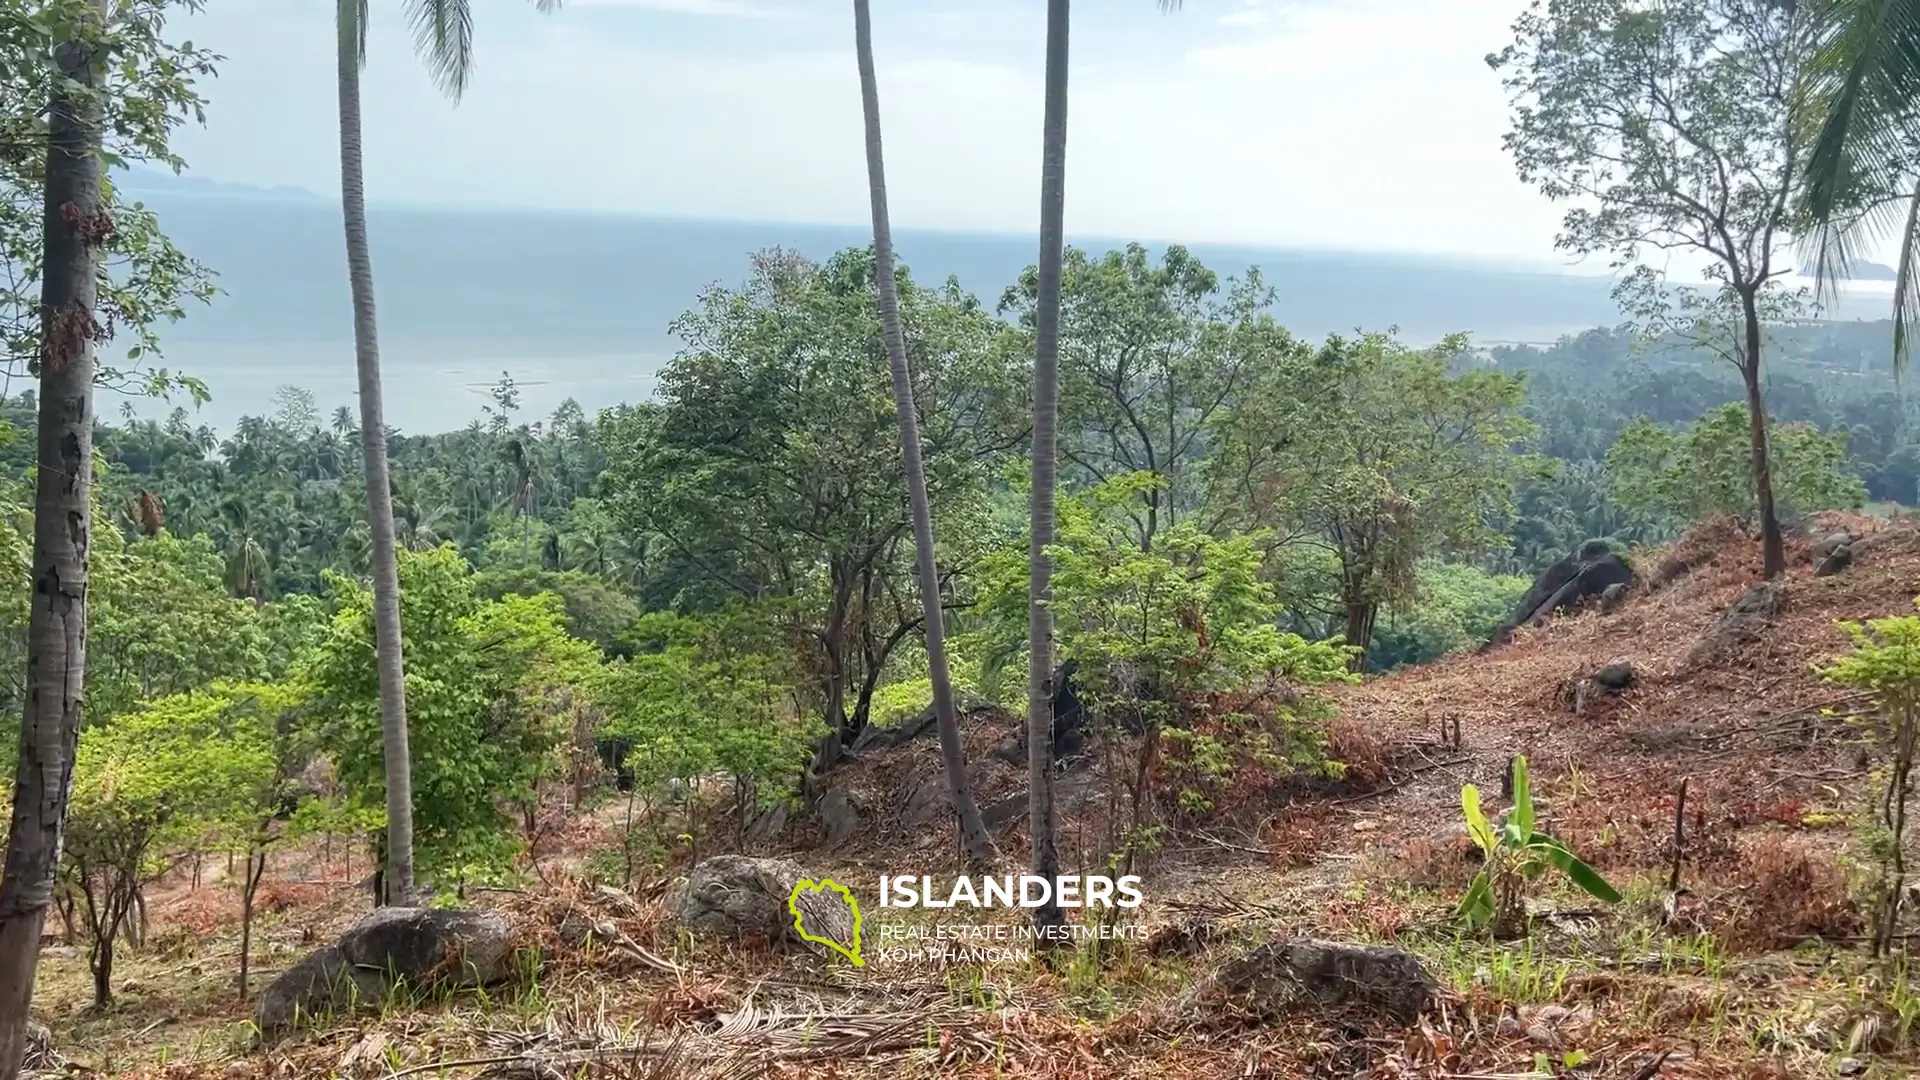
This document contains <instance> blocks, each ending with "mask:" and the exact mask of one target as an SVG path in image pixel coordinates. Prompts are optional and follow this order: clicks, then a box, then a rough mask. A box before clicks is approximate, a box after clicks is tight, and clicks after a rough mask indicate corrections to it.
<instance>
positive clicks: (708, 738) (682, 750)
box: [601, 606, 822, 876]
mask: <svg viewBox="0 0 1920 1080" xmlns="http://www.w3.org/2000/svg"><path fill="white" fill-rule="evenodd" d="M778 625H779V620H778V619H776V618H769V617H768V616H767V615H766V614H764V613H761V612H756V611H753V610H751V609H750V608H748V607H745V606H736V607H733V608H730V609H728V610H725V611H720V612H713V613H709V614H704V615H677V614H673V613H671V612H655V613H652V614H649V615H647V616H645V617H644V618H643V619H642V620H641V621H640V624H639V625H638V626H637V627H636V628H635V630H634V640H635V652H634V655H633V656H632V657H631V658H630V659H629V660H627V661H625V662H623V663H620V664H617V665H615V666H614V667H613V668H612V670H611V671H610V673H609V677H608V683H607V691H606V697H607V708H606V712H607V722H606V724H605V726H604V727H603V728H602V730H601V734H602V736H603V737H605V738H607V739H609V740H610V741H611V742H612V744H613V745H615V746H618V747H620V748H622V749H623V750H624V752H625V761H624V764H626V765H627V766H628V767H629V768H630V769H631V770H632V771H633V775H634V783H635V789H636V791H644V792H647V793H649V794H650V795H652V796H654V797H656V798H657V797H658V796H660V795H661V794H663V793H665V792H666V791H667V789H668V787H669V785H671V784H673V783H676V782H678V783H680V784H683V785H686V786H689V787H690V786H692V785H693V784H694V782H695V781H697V780H698V779H699V778H700V777H702V776H710V775H720V776H724V777H727V778H728V779H730V780H731V781H732V782H733V785H734V791H735V807H736V811H737V818H738V821H739V823H740V825H741V826H742V827H744V826H745V824H746V822H747V819H748V817H749V815H750V814H751V813H753V812H754V811H756V810H759V809H762V808H765V807H768V806H771V805H773V804H775V803H777V802H779V801H780V800H782V799H784V798H787V797H789V796H791V795H792V794H794V783H795V781H796V780H797V778H798V777H799V775H800V770H801V768H802V767H803V766H804V765H805V763H806V760H807V755H808V752H809V748H810V747H811V746H812V745H813V744H814V742H815V741H816V740H818V739H819V737H820V735H821V728H822V725H821V724H820V723H819V721H818V719H817V718H816V717H814V716H812V715H810V714H808V713H805V712H801V711H800V710H797V709H795V708H794V704H795V703H794V694H793V687H794V685H795V683H796V677H797V676H798V674H799V673H798V672H796V671H795V670H794V663H793V657H792V654H791V652H790V651H789V650H788V649H786V648H785V646H784V643H783V642H781V641H780V640H779V634H778V632H777V627H778ZM770 628H774V632H771V633H770V632H769V630H770ZM653 802H654V799H651V798H650V799H649V804H650V806H651V804H652V803H653ZM656 824H660V823H656ZM684 825H685V827H686V828H687V829H688V830H689V831H690V832H691V831H695V830H696V829H697V822H695V821H693V820H692V819H691V816H690V817H689V820H688V821H686V822H685V823H684ZM632 854H633V853H632V849H631V847H630V848H629V857H630V858H631V857H632ZM631 873H632V867H631V866H629V868H628V874H629V876H630V875H631Z"/></svg>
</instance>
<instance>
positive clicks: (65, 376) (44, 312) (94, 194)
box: [0, 0, 113, 1080]
mask: <svg viewBox="0 0 1920 1080" xmlns="http://www.w3.org/2000/svg"><path fill="white" fill-rule="evenodd" d="M77 14H83V15H84V16H85V17H83V18H79V19H77V21H76V22H77V25H76V28H75V31H74V34H75V36H74V39H72V40H68V41H63V42H61V43H59V45H58V46H57V47H56V48H55V49H54V66H55V68H56V71H57V76H56V78H55V79H54V80H53V90H52V92H51V94H50V95H49V99H48V102H47V174H46V202H45V210H44V218H43V219H42V220H43V228H44V229H45V241H44V245H45V247H44V263H43V267H42V272H41V286H40V332H41V345H40V406H39V407H40V415H39V450H38V454H39V456H38V459H37V462H38V466H39V468H38V472H37V474H36V476H35V479H34V498H33V509H34V523H33V566H32V577H31V581H32V591H31V593H30V594H29V601H30V603H31V607H32V610H31V613H30V615H29V616H28V621H27V672H26V691H27V701H26V710H25V715H24V716H23V717H22V724H21V730H20V762H19V769H18V771H17V772H16V773H15V776H14V788H13V819H12V826H11V829H10V831H9V832H8V834H7V855H6V864H5V865H6V869H5V876H4V878H0V1077H4V1078H5V1080H13V1077H15V1076H17V1075H18V1074H19V1072H20V1066H21V1061H22V1059H23V1057H24V1056H25V1054H26V1048H27V1047H26V1037H27V1011H28V1007H29V1006H30V1005H31V1004H32V1001H33V978H34V968H35V967H36V965H37V964H38V962H39V959H40V930H41V927H42V926H44V925H45V923H46V917H47V906H48V904H49V903H51V902H52V899H53V887H54V874H55V871H56V870H58V868H59V862H60V845H61V841H62V838H63V835H64V833H65V831H66V825H67V798H68V795H69V794H70V793H71V789H72V783H73V753H74V746H75V744H76V743H77V742H78V740H79V737H80V712H81V701H82V698H83V696H84V695H83V687H84V686H85V684H86V672H87V545H88V543H89V541H90V540H91V538H92V530H93V505H92V484H93V374H94V353H93V348H94V342H95V340H96V339H97V338H98V336H99V333H100V328H99V323H98V322H97V321H96V320H95V317H94V304H95V299H96V297H95V285H96V274H97V273H98V266H99V256H98V254H97V249H98V248H99V246H100V245H101V244H102V243H103V242H104V241H105V240H106V239H107V238H108V237H109V236H110V235H111V234H112V231H113V222H112V219H111V218H109V217H108V216H107V214H106V211H105V210H104V209H103V208H102V206H101V198H100V173H101V168H100V139H101V102H100V98H99V96H98V89H99V86H100V82H101V74H100V65H98V64H97V63H96V60H97V57H96V56H95V52H96V50H97V49H98V48H100V46H99V44H98V36H99V35H100V34H101V33H102V32H103V30H104V28H105V23H106V20H107V3H106V0H94V2H93V3H90V4H88V5H86V6H85V7H84V8H82V9H80V11H79V12H77Z"/></svg>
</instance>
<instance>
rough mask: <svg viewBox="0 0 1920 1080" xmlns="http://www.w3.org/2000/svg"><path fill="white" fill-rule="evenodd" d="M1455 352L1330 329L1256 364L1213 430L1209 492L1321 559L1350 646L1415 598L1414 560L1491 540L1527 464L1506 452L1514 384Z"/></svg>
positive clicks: (1511, 435) (1516, 400)
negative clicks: (1301, 353) (1257, 378)
mask: <svg viewBox="0 0 1920 1080" xmlns="http://www.w3.org/2000/svg"><path fill="white" fill-rule="evenodd" d="M1465 351H1466V341H1465V339H1464V338H1450V339H1448V340H1447V341H1446V342H1444V343H1443V344H1441V345H1440V346H1437V347H1435V348H1433V349H1425V350H1418V349H1412V348H1408V347H1407V346H1404V345H1402V344H1400V343H1399V342H1397V341H1395V340H1393V339H1392V338H1390V337H1388V336H1386V335H1383V334H1369V335H1366V336H1364V337H1361V338H1358V339H1355V340H1344V339H1341V338H1334V339H1332V340H1330V341H1329V342H1328V343H1327V345H1326V346H1325V347H1324V348H1323V349H1321V350H1320V352H1319V353H1318V354H1317V355H1315V356H1313V357H1311V358H1306V359H1302V360H1298V361H1295V362H1292V363H1287V364H1282V365H1277V366H1275V367H1274V368H1272V369H1271V370H1270V371H1268V372H1267V373H1266V375H1265V377H1264V379H1263V381H1262V383H1261V384H1260V385H1259V387H1258V388H1257V389H1258V392H1257V393H1252V394H1249V396H1248V398H1247V400H1246V402H1245V404H1244V405H1243V407H1242V408H1240V409H1239V410H1237V411H1236V413H1235V415H1234V416H1233V417H1232V418H1231V420H1230V421H1229V422H1228V423H1226V424H1224V425H1223V426H1222V428H1221V431H1220V435H1219V445H1220V450H1219V453H1218V455H1217V457H1216V459H1215V462H1214V465H1213V468H1214V470H1215V474H1216V481H1215V482H1216V484H1217V485H1218V486H1217V487H1216V488H1215V490H1216V491H1221V492H1224V494H1223V495H1222V496H1219V497H1220V498H1223V499H1234V500H1240V506H1239V508H1238V510H1237V511H1236V513H1237V514H1238V515H1239V516H1241V518H1242V520H1245V521H1248V522H1249V523H1251V524H1254V525H1258V526H1261V527H1265V528H1270V529H1272V530H1274V531H1275V532H1276V533H1279V534H1281V535H1282V536H1284V537H1285V538H1286V542H1287V543H1289V544H1291V545H1295V546H1299V547H1304V548H1308V549H1313V550H1317V551H1318V552H1319V553H1320V554H1321V555H1322V556H1323V558H1324V561H1325V563H1326V565H1327V572H1328V573H1329V574H1330V575H1331V577H1332V579H1333V580H1332V582H1331V583H1330V589H1331V590H1332V592H1333V593H1334V595H1335V596H1337V598H1338V605H1339V608H1340V610H1341V612H1342V615H1343V621H1344V624H1345V633H1346V640H1347V642H1348V643H1349V644H1351V645H1354V646H1357V647H1358V648H1360V649H1364V648H1366V647H1367V645H1368V644H1369V643H1370V642H1371V641H1372V639H1373V629H1374V624H1375V621H1376V618H1377V616H1378V614H1379V611H1380V608H1381V607H1382V606H1383V605H1386V606H1392V607H1396V608H1404V607H1405V606H1406V605H1407V604H1409V603H1411V602H1412V601H1413V599H1414V598H1415V596H1417V595H1418V578H1417V577H1416V573H1415V571H1416V568H1417V566H1418V563H1419V560H1420V559H1421V558H1422V557H1424V556H1427V555H1430V554H1436V553H1441V552H1448V553H1453V554H1459V555H1464V554H1471V553H1475V552H1481V551H1486V550H1490V549H1494V548H1498V547H1500V546H1502V545H1503V544H1504V543H1505V537H1504V535H1503V534H1502V533H1501V532H1500V530H1499V528H1498V526H1499V524H1500V523H1501V522H1502V521H1503V520H1504V519H1505V518H1506V517H1507V516H1509V515H1510V514H1511V512H1512V500H1513V491H1514V486H1515V484H1516V483H1517V482H1518V481H1520V480H1521V479H1522V478H1524V477H1525V476H1527V475H1528V474H1530V473H1533V472H1537V471H1538V470H1537V465H1536V463H1535V462H1534V461H1533V460H1532V459H1531V458H1530V457H1529V456H1528V455H1526V454H1524V453H1519V452H1516V451H1517V448H1518V447H1519V446H1521V445H1522V444H1524V442H1525V441H1526V439H1527V438H1528V437H1529V435H1530V434H1531V433H1532V425H1531V424H1529V423H1528V422H1527V420H1526V419H1525V418H1524V417H1523V416H1522V415H1521V413H1520V403H1521V400H1522V395H1523V393H1524V387H1523V383H1522V381H1521V379H1520V378H1518V377H1516V376H1514V375H1510V374H1507V373H1505V372H1501V371H1497V370H1492V369H1489V368H1485V367H1478V366H1472V365H1466V366H1459V365H1460V362H1461V359H1462V357H1463V356H1464V354H1465ZM1457 367H1458V369H1457V370H1456V368H1457ZM1359 662H1360V657H1359V656H1356V658H1355V663H1356V666H1357V665H1358V664H1359Z"/></svg>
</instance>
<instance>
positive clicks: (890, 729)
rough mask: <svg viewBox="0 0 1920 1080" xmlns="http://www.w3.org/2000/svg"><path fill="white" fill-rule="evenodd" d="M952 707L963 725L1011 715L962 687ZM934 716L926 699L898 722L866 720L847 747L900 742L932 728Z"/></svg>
mask: <svg viewBox="0 0 1920 1080" xmlns="http://www.w3.org/2000/svg"><path fill="white" fill-rule="evenodd" d="M953 709H954V713H955V714H956V715H957V716H958V718H959V720H960V723H961V724H962V725H965V724H966V723H967V722H968V721H970V720H978V719H982V718H984V719H989V720H991V719H994V718H1002V719H1006V720H1011V719H1012V717H1011V716H1010V715H1009V714H1008V713H1007V711H1006V710H1005V709H1002V708H1001V707H1000V706H998V705H995V704H994V703H993V702H991V701H988V700H987V699H986V698H983V697H981V696H979V695H978V694H969V693H966V692H964V691H963V692H960V693H957V694H955V695H954V700H953ZM936 719H937V717H936V715H935V713H934V711H933V703H932V702H928V703H927V707H926V708H924V709H921V710H920V711H919V712H917V713H914V714H913V715H912V716H909V717H907V718H906V719H905V720H902V721H901V722H900V723H898V724H894V725H891V726H883V725H880V724H868V725H867V726H866V728H865V729H864V730H862V731H861V732H860V737H859V738H857V739H855V740H854V741H853V746H852V747H850V748H849V749H851V750H853V751H854V752H856V753H858V752H859V751H861V750H865V749H867V748H868V747H872V746H901V745H903V744H906V743H909V742H912V741H913V740H915V739H917V738H919V737H920V736H922V735H925V734H926V733H927V732H929V731H932V730H933V728H934V721H935V720H936Z"/></svg>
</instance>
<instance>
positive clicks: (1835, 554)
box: [1813, 544, 1853, 577]
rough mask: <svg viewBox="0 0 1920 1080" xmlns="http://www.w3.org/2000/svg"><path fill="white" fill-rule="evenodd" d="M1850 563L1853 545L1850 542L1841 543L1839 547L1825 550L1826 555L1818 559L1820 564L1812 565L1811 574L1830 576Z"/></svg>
mask: <svg viewBox="0 0 1920 1080" xmlns="http://www.w3.org/2000/svg"><path fill="white" fill-rule="evenodd" d="M1852 565H1853V546H1852V545H1851V544H1841V545H1840V546H1839V547H1836V548H1834V549H1833V550H1832V551H1829V552H1827V554H1826V557H1825V558H1823V559H1821V560H1820V565H1819V566H1816V567H1814V569H1813V576H1814V577H1832V576H1833V575H1835V574H1837V573H1839V572H1840V571H1842V570H1845V569H1846V568H1847V567H1849V566H1852Z"/></svg>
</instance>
